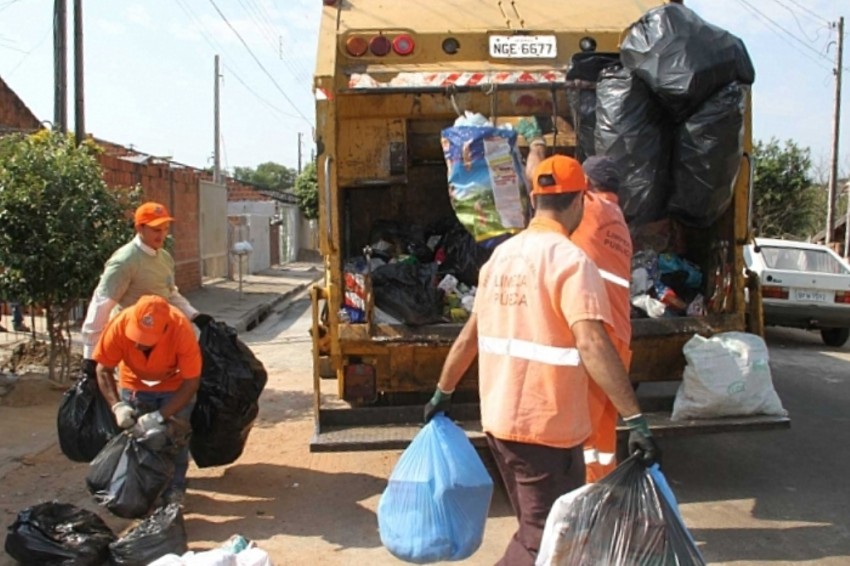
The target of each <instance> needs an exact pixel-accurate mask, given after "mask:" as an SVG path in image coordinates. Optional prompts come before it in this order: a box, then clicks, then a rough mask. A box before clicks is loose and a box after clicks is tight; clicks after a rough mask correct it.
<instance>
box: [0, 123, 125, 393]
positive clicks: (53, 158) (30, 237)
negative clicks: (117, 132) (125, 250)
mask: <svg viewBox="0 0 850 566" xmlns="http://www.w3.org/2000/svg"><path fill="white" fill-rule="evenodd" d="M97 151H98V148H97V146H95V145H94V144H93V143H90V142H87V143H84V144H82V145H81V146H79V147H77V146H76V145H75V144H74V140H73V136H64V135H62V134H59V133H53V132H50V131H48V130H42V131H40V132H38V133H36V134H32V135H29V136H23V135H13V136H7V137H5V138H2V139H0V226H2V227H3V229H2V230H0V266H2V267H1V268H0V269H2V271H1V272H0V294H2V296H3V297H5V298H7V299H11V298H15V299H17V300H19V301H20V302H22V303H24V304H29V305H34V306H37V307H38V308H41V309H43V310H44V314H45V317H46V320H47V329H48V334H49V337H50V365H49V372H50V378H51V379H57V380H60V381H61V380H63V379H65V378H66V377H67V375H68V371H69V370H70V367H69V363H70V327H69V315H70V312H71V309H72V308H73V307H74V306H75V305H76V303H77V301H78V300H79V299H81V298H88V296H90V294H91V292H92V289H93V288H94V286H95V285H96V284H97V280H98V277H99V275H100V272H101V271H102V269H103V264H104V262H105V261H106V260H107V259H108V258H109V256H110V255H111V254H112V252H113V251H115V249H116V248H117V247H118V246H120V245H121V244H123V243H125V242H126V241H127V240H128V239H129V238H130V236H131V235H132V222H131V221H130V220H129V219H128V218H127V216H126V211H127V210H129V209H132V207H133V206H134V205H135V203H136V202H137V201H138V194H137V192H135V193H134V192H133V191H130V190H126V191H118V192H112V191H110V190H109V189H107V186H106V184H105V183H104V181H103V179H102V175H101V169H100V166H99V164H98V162H97V158H96V152H97ZM57 358H60V368H58V375H57V368H56V361H57Z"/></svg>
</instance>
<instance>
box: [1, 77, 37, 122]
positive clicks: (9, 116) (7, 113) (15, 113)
mask: <svg viewBox="0 0 850 566" xmlns="http://www.w3.org/2000/svg"><path fill="white" fill-rule="evenodd" d="M39 129H41V122H39V120H38V118H36V116H35V114H33V113H32V111H31V110H30V109H29V108H27V105H26V104H24V102H23V100H21V99H20V98H18V95H17V94H15V91H13V90H12V89H11V88H9V85H7V84H6V83H5V82H4V81H3V79H0V132H2V131H23V132H30V131H33V130H39Z"/></svg>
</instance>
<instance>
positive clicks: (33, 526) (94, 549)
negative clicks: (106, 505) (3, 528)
mask: <svg viewBox="0 0 850 566" xmlns="http://www.w3.org/2000/svg"><path fill="white" fill-rule="evenodd" d="M114 540H115V534H114V533H113V532H112V530H111V529H110V528H109V527H108V526H106V523H104V522H103V520H102V519H101V518H100V517H98V516H97V515H95V514H94V513H92V512H91V511H86V510H85V509H80V508H79V507H76V506H74V505H70V504H68V503H59V502H56V501H53V502H48V503H39V504H38V505H33V506H32V507H27V508H26V509H24V510H23V511H21V512H20V513H18V516H17V518H16V519H15V522H14V523H12V524H11V525H9V528H8V532H7V534H6V544H5V549H6V552H7V553H8V554H9V556H11V557H12V558H14V559H15V560H17V561H18V562H20V563H21V564H27V565H30V564H33V565H34V564H39V565H40V566H100V565H101V564H103V563H104V562H106V559H107V557H108V555H109V543H111V542H112V541H114Z"/></svg>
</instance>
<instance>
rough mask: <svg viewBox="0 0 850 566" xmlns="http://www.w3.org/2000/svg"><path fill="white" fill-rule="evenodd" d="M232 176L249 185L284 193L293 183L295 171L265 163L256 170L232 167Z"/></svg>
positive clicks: (269, 162)
mask: <svg viewBox="0 0 850 566" xmlns="http://www.w3.org/2000/svg"><path fill="white" fill-rule="evenodd" d="M233 176H234V177H235V178H236V179H239V180H240V181H244V182H246V183H251V184H254V185H257V186H260V187H263V188H266V189H269V190H271V191H285V190H288V189H291V188H292V186H293V184H294V183H295V177H296V176H297V173H296V171H295V169H292V168H291V167H287V166H285V165H281V164H280V163H274V162H273V161H267V162H266V163H260V164H259V165H257V168H256V169H254V168H252V167H234V169H233Z"/></svg>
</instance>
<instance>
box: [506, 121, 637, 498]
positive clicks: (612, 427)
mask: <svg viewBox="0 0 850 566" xmlns="http://www.w3.org/2000/svg"><path fill="white" fill-rule="evenodd" d="M517 129H518V130H519V131H520V132H521V133H522V135H523V136H524V137H525V138H526V140H527V141H528V144H529V147H528V158H527V160H526V177H527V178H528V180H529V184H531V183H532V182H533V179H532V176H533V172H534V170H535V168H536V167H537V166H538V164H539V163H540V162H541V161H543V159H545V157H546V154H545V151H546V145H545V143H543V137H542V133H541V130H540V127H539V126H538V124H537V120H536V119H535V118H533V117H531V118H525V119H523V120H522V121H521V122H520V123H519V124H518V128H517ZM582 167H583V169H584V172H585V175H586V177H587V182H588V188H589V190H588V193H587V194H586V195H585V199H584V214H583V216H582V220H581V223H580V224H579V225H578V227H577V228H576V230H575V231H574V232H573V233H572V234H571V235H570V240H571V241H572V242H573V243H574V244H575V245H577V246H578V247H579V248H581V249H582V251H584V252H585V253H586V254H587V255H588V257H589V258H590V259H591V260H593V262H594V263H595V264H596V266H597V268H598V269H599V273H600V275H601V276H602V278H603V279H604V280H605V290H606V292H607V294H608V301H609V303H610V305H611V315H612V317H613V319H612V325H611V326H609V327H607V331H608V335H609V337H610V338H611V343H612V344H613V345H614V349H615V350H616V351H617V354H618V355H619V357H620V360H621V361H622V362H623V366H624V367H625V368H626V372H628V370H629V367H630V365H631V357H632V353H631V348H630V345H631V341H632V320H631V296H630V291H629V286H630V282H631V273H632V238H631V234H630V233H629V228H628V225H627V224H626V219H625V217H624V216H623V211H622V210H621V208H620V204H619V200H618V197H617V191H618V190H619V188H620V172H619V170H618V169H617V164H616V163H615V162H614V161H613V160H612V159H611V158H609V157H604V156H591V157H588V158H587V159H586V160H585V162H584V163H583V164H582ZM588 402H589V405H590V418H591V423H592V432H591V434H590V437H589V438H588V439H587V441H586V442H585V445H584V457H585V463H586V464H587V472H586V473H587V481H588V482H596V481H598V480H600V479H601V478H602V477H604V476H605V475H606V474H608V473H609V472H610V471H611V470H613V469H614V468H616V467H617V460H616V454H617V410H616V409H615V408H614V405H613V404H612V403H611V401H610V400H609V399H608V397H607V396H606V395H605V392H604V391H602V389H601V388H600V387H599V386H598V385H597V384H596V383H595V382H593V381H591V382H590V383H589V385H588Z"/></svg>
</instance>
